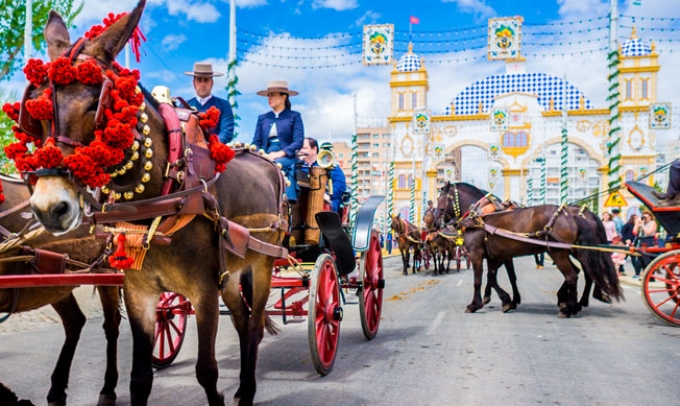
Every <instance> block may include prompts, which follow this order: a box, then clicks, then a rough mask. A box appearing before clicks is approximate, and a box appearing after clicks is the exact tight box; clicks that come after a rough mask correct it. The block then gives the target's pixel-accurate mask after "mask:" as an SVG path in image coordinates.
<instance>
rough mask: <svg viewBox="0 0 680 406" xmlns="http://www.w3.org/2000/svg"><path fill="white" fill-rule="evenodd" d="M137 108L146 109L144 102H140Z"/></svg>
mask: <svg viewBox="0 0 680 406" xmlns="http://www.w3.org/2000/svg"><path fill="white" fill-rule="evenodd" d="M139 109H140V110H141V111H144V110H146V102H142V104H140V105H139Z"/></svg>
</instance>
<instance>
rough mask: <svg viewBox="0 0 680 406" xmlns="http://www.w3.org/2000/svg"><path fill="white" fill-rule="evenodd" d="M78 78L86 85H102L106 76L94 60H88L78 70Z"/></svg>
mask: <svg viewBox="0 0 680 406" xmlns="http://www.w3.org/2000/svg"><path fill="white" fill-rule="evenodd" d="M76 77H77V78H78V80H79V81H80V82H81V83H83V84H84V85H101V84H102V82H103V81H104V75H103V74H102V70H101V68H99V65H97V62H95V61H94V59H88V60H87V61H85V62H83V63H81V64H80V65H78V67H77V68H76Z"/></svg>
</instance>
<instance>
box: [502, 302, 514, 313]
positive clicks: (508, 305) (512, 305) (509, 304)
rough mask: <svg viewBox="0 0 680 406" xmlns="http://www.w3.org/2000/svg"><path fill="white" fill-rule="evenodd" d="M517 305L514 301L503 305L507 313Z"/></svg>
mask: <svg viewBox="0 0 680 406" xmlns="http://www.w3.org/2000/svg"><path fill="white" fill-rule="evenodd" d="M516 308H517V306H516V305H515V304H514V303H508V304H506V305H503V313H507V312H509V311H510V310H515V309H516Z"/></svg>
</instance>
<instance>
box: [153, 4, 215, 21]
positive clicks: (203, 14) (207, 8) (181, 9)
mask: <svg viewBox="0 0 680 406" xmlns="http://www.w3.org/2000/svg"><path fill="white" fill-rule="evenodd" d="M165 3H166V4H167V7H168V13H169V14H170V15H172V16H178V15H186V17H187V19H188V20H189V21H196V22H197V23H214V22H215V21H217V20H219V19H220V17H221V14H220V12H219V11H218V10H217V8H215V6H214V5H212V4H210V3H207V2H195V1H194V2H192V1H186V0H166V2H165Z"/></svg>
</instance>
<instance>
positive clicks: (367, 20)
mask: <svg viewBox="0 0 680 406" xmlns="http://www.w3.org/2000/svg"><path fill="white" fill-rule="evenodd" d="M380 17H381V15H380V13H376V12H375V11H372V10H368V11H367V12H365V13H364V15H362V16H361V17H359V18H358V19H357V20H356V21H355V22H354V26H355V27H362V26H363V25H365V24H375V23H376V22H377V21H378V19H379V18H380Z"/></svg>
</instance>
